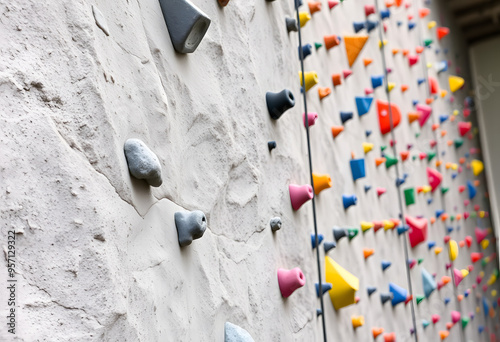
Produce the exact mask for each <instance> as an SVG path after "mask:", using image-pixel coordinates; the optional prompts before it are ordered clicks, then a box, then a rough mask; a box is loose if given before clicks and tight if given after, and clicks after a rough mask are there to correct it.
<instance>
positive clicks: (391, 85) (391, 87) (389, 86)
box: [387, 82, 396, 91]
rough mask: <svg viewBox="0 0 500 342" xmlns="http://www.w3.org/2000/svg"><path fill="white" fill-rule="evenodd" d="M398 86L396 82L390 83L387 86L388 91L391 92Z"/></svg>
mask: <svg viewBox="0 0 500 342" xmlns="http://www.w3.org/2000/svg"><path fill="white" fill-rule="evenodd" d="M395 86H396V83H394V82H389V83H388V84H387V90H389V91H391V90H392V89H394V87H395Z"/></svg>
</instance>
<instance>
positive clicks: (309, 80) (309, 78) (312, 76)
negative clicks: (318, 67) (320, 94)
mask: <svg viewBox="0 0 500 342" xmlns="http://www.w3.org/2000/svg"><path fill="white" fill-rule="evenodd" d="M304 75H305V79H306V91H308V90H309V89H311V88H312V87H313V86H314V85H316V84H317V83H318V73H317V72H316V71H308V72H306V73H305V74H304ZM299 78H300V85H301V86H303V84H302V71H299Z"/></svg>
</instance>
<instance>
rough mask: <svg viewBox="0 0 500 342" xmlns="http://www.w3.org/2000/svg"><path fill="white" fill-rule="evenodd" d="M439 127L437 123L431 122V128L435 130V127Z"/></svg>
mask: <svg viewBox="0 0 500 342" xmlns="http://www.w3.org/2000/svg"><path fill="white" fill-rule="evenodd" d="M438 128H439V124H437V123H435V124H432V130H433V131H435V130H436V129H438Z"/></svg>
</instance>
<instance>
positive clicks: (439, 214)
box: [436, 209, 444, 218]
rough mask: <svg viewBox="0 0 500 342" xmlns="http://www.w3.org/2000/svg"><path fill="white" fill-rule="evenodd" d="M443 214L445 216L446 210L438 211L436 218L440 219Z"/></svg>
mask: <svg viewBox="0 0 500 342" xmlns="http://www.w3.org/2000/svg"><path fill="white" fill-rule="evenodd" d="M443 214H444V210H442V209H439V210H436V218H439V217H440V216H441V215H443Z"/></svg>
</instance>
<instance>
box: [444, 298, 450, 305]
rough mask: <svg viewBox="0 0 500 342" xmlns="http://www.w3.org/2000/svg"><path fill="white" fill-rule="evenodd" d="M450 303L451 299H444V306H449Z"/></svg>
mask: <svg viewBox="0 0 500 342" xmlns="http://www.w3.org/2000/svg"><path fill="white" fill-rule="evenodd" d="M450 301H451V299H450V298H448V297H445V298H444V305H447V304H448V303H449V302H450Z"/></svg>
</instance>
